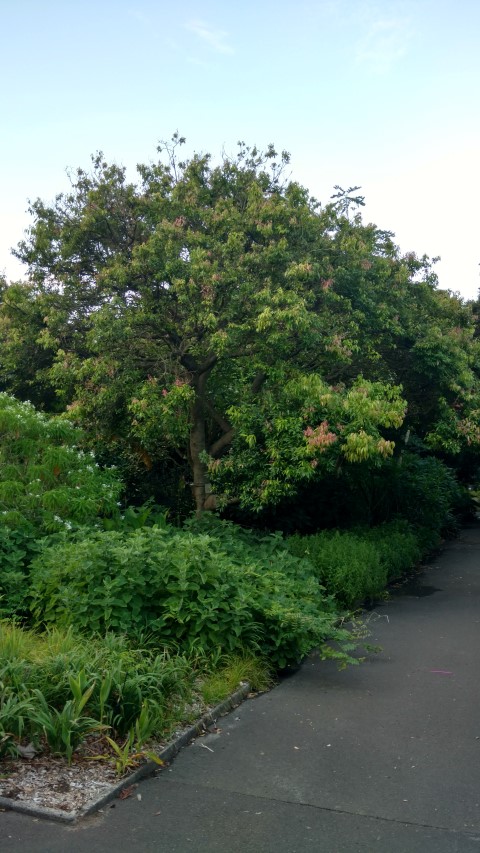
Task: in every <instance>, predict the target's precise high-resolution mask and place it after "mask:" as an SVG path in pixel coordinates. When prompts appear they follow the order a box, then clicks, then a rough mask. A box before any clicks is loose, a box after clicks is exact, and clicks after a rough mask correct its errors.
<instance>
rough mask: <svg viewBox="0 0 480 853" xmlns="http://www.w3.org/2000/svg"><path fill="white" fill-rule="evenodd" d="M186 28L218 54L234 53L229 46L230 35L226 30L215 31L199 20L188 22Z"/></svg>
mask: <svg viewBox="0 0 480 853" xmlns="http://www.w3.org/2000/svg"><path fill="white" fill-rule="evenodd" d="M185 26H186V28H187V30H190V32H192V33H194V34H195V35H196V36H197V37H198V38H199V39H201V41H203V42H205V44H207V45H208V46H209V47H211V48H212V50H214V51H215V52H216V53H234V50H233V47H232V46H231V45H230V44H228V33H227V32H225V31H224V30H217V29H214V28H213V27H211V26H209V25H208V24H206V23H205V22H204V21H198V20H194V21H188V22H187V23H186V24H185Z"/></svg>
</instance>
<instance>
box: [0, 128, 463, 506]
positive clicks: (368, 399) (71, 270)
mask: <svg viewBox="0 0 480 853" xmlns="http://www.w3.org/2000/svg"><path fill="white" fill-rule="evenodd" d="M182 142H183V140H182V139H180V138H179V137H178V135H177V136H175V137H174V139H173V141H172V143H171V144H168V145H161V146H160V148H159V154H160V158H159V160H158V162H156V163H153V164H150V165H142V166H139V167H138V180H137V181H136V182H132V181H129V180H128V179H127V175H126V172H125V170H124V169H123V168H121V167H119V166H116V165H110V164H108V163H107V162H105V160H104V158H103V156H102V155H97V156H96V157H95V158H93V168H92V170H91V172H86V171H84V170H78V171H77V172H76V173H75V175H74V176H73V178H72V186H71V191H70V192H69V193H67V194H64V195H60V196H58V197H57V198H56V200H55V202H54V203H53V204H52V205H46V204H44V203H43V202H42V201H36V202H34V203H33V204H32V206H31V213H32V216H33V224H32V226H31V228H30V231H29V233H28V234H27V236H26V239H25V240H24V241H23V242H22V243H21V244H20V246H19V248H18V250H17V255H18V257H19V258H21V259H22V260H23V261H24V262H25V263H27V264H28V267H29V283H28V284H27V285H23V289H22V286H17V290H14V291H11V289H10V290H9V289H8V288H7V292H4V293H3V303H4V304H3V307H2V309H1V310H0V315H1V316H0V323H2V322H3V324H4V329H5V341H4V343H3V344H2V345H1V346H0V365H2V364H3V365H4V371H3V375H4V376H5V377H6V379H5V384H4V387H5V388H6V389H7V390H15V387H17V388H18V389H19V391H20V393H23V391H24V390H25V388H24V387H23V386H21V381H23V382H24V385H25V382H26V381H27V380H28V381H27V385H28V387H33V386H34V385H35V378H34V377H32V375H31V367H30V368H29V367H28V365H29V358H28V352H29V351H31V352H34V351H35V349H34V348H35V347H36V348H41V350H42V356H41V357H42V359H43V362H42V363H41V365H40V372H39V374H38V377H37V380H38V381H40V380H41V381H43V382H44V383H46V384H45V388H44V396H45V398H46V399H47V391H48V393H50V390H51V388H55V391H56V402H55V405H57V406H58V405H59V404H62V405H64V406H66V407H67V408H68V412H69V417H71V418H73V419H76V420H77V421H78V422H80V423H81V424H82V425H83V426H84V427H86V428H87V430H88V431H89V434H90V436H91V440H92V441H93V442H94V443H95V444H96V446H97V447H99V448H100V449H102V452H103V454H104V456H105V454H106V455H107V457H108V453H109V452H110V453H111V454H112V453H113V454H114V455H117V456H118V455H120V456H123V458H124V459H125V458H128V460H129V464H130V465H132V464H135V465H136V466H137V467H140V468H141V467H142V466H143V468H144V470H148V469H151V468H152V467H155V466H163V469H162V470H166V466H169V465H170V466H171V465H172V464H175V465H178V466H179V468H180V469H182V467H183V466H184V464H185V463H187V464H188V466H189V470H190V472H191V481H192V486H193V494H194V499H195V506H196V508H197V511H198V512H201V511H202V509H203V508H204V507H206V506H207V507H208V506H212V505H213V504H214V502H215V499H214V497H213V495H212V494H211V489H212V483H213V484H214V485H215V486H216V487H218V489H220V490H221V492H222V493H223V494H224V495H225V496H226V497H228V499H229V500H233V501H235V500H238V501H240V502H241V503H242V504H243V505H244V506H247V507H249V508H251V509H255V510H258V509H260V508H262V507H263V506H265V505H268V504H272V503H275V502H277V501H279V500H281V499H282V498H284V497H286V496H289V495H292V494H294V492H295V489H296V488H297V487H298V485H299V483H300V482H302V481H305V480H309V479H312V478H318V477H319V476H321V475H322V473H323V472H325V471H326V470H330V471H331V470H332V469H335V468H338V467H342V466H345V465H347V466H348V465H351V464H355V463H357V462H365V460H368V459H371V460H372V461H373V462H375V463H380V462H381V461H382V459H384V458H385V457H387V456H388V455H390V454H391V453H392V451H393V447H394V439H395V431H396V430H398V428H399V427H400V425H401V424H402V422H403V419H404V415H405V403H404V402H403V400H402V392H401V389H400V387H399V386H400V385H402V386H403V387H404V389H405V391H406V396H407V399H408V401H409V413H408V416H407V417H408V418H409V424H408V425H409V426H410V427H411V428H415V429H417V430H420V431H422V430H423V437H426V436H427V435H431V436H433V435H435V436H437V439H436V440H437V444H438V441H439V440H440V439H438V436H441V429H439V426H438V425H439V424H440V425H442V426H443V428H444V432H445V429H446V427H445V424H446V423H447V422H448V419H449V418H450V419H451V417H452V416H453V418H454V420H455V424H454V425H453V427H452V425H451V424H450V428H451V429H453V431H454V433H455V436H456V437H459V436H460V437H461V436H462V429H463V430H464V438H465V435H466V433H467V432H468V429H470V432H469V434H468V440H471V438H472V434H473V430H472V429H471V428H470V426H469V425H468V418H467V417H466V416H465V406H466V405H467V404H468V405H469V406H470V409H471V410H472V411H475V405H476V404H475V403H474V402H472V401H473V399H474V397H475V393H474V385H475V371H474V365H473V362H474V359H475V356H474V354H473V349H472V347H473V343H472V341H473V337H472V336H473V331H472V329H473V325H472V323H471V316H470V315H468V312H467V313H465V307H464V306H463V305H462V304H461V303H459V302H458V300H457V301H456V302H455V301H452V298H450V297H448V296H445V297H440V296H439V294H438V292H437V291H436V289H435V285H436V282H435V277H434V275H433V273H432V270H431V268H430V267H429V265H428V262H427V260H426V259H417V258H415V257H414V256H412V255H407V256H405V257H402V256H401V255H400V253H399V251H398V249H397V248H396V246H395V244H394V242H393V239H392V235H390V234H388V233H387V232H384V231H381V230H380V229H378V228H376V227H375V226H373V225H365V224H364V223H363V222H362V219H361V217H360V214H359V213H358V212H356V207H355V205H357V206H358V204H361V201H362V199H361V198H358V197H355V196H353V197H352V196H351V194H350V193H349V191H347V193H344V192H343V191H341V190H340V191H339V192H338V193H337V196H336V197H335V198H334V199H333V200H332V202H331V203H330V204H328V205H326V206H325V207H321V206H320V205H319V204H318V203H317V202H316V201H315V200H314V199H312V198H311V197H310V195H309V193H308V192H307V190H305V189H304V188H302V187H301V186H299V185H298V184H297V183H294V182H291V181H287V180H285V179H284V169H285V167H286V165H287V163H288V155H286V154H285V153H283V154H281V155H280V156H278V155H277V153H276V152H275V150H274V148H273V147H272V146H270V147H269V148H268V149H267V151H266V152H259V151H258V150H257V149H255V148H253V149H250V148H248V147H246V146H245V145H243V144H241V145H240V147H239V152H238V155H237V156H236V157H233V158H232V157H227V156H224V157H223V159H222V160H221V161H220V163H219V164H217V165H215V164H213V163H212V162H211V159H210V157H209V156H208V155H194V156H193V157H192V158H191V159H189V160H187V161H185V162H182V161H181V160H180V159H179V150H180V149H179V146H180V145H181V143H182ZM14 303H17V304H19V305H20V303H22V304H24V306H26V307H27V308H28V311H29V312H31V314H32V321H31V322H29V323H28V329H29V330H28V332H27V331H26V330H25V329H24V331H23V333H22V332H21V330H20V331H19V329H20V327H21V322H20V320H19V319H18V318H19V316H20V315H19V314H18V312H17V313H15V309H14V307H13V306H14ZM2 318H3V319H2ZM433 320H434V322H432V321H433ZM29 347H30V350H29ZM15 359H17V362H18V363H19V364H20V363H24V368H23V371H20V373H22V375H23V380H21V378H20V376H18V375H17V376H16V375H15V373H13V374H12V371H11V370H10V372H8V368H9V367H11V365H12V364H13V363H14V362H15ZM22 360H23V361H22ZM29 369H30V373H29ZM25 377H26V378H25ZM15 382H16V383H17V385H16V386H15V385H14V383H15ZM422 383H423V385H424V386H425V389H424V388H423V387H422ZM25 387H27V386H25ZM37 388H38V386H37ZM427 392H428V393H427ZM39 393H41V392H40V391H39ZM472 395H473V396H472ZM410 401H411V402H410ZM47 405H50V407H53V403H52V401H50V402H49V403H48V400H47ZM446 413H447V414H446ZM452 413H453V415H452ZM427 422H428V423H427ZM445 440H446V439H445ZM431 441H432V442H433V443H435V441H434V439H433V438H432V439H431ZM133 460H134V463H133Z"/></svg>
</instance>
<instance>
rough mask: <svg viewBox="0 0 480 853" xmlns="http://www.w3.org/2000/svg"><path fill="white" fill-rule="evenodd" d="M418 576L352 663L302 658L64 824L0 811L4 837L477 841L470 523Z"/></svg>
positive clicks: (74, 849)
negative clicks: (168, 758)
mask: <svg viewBox="0 0 480 853" xmlns="http://www.w3.org/2000/svg"><path fill="white" fill-rule="evenodd" d="M423 584H424V585H425V586H426V587H427V589H423V590H422V589H418V590H411V591H410V594H404V595H401V596H398V597H395V598H393V599H392V600H391V601H390V602H388V603H387V604H384V605H382V606H381V607H379V608H377V610H376V611H375V612H373V613H372V614H371V616H370V618H371V626H372V630H373V639H374V640H375V641H377V642H379V643H380V644H381V645H382V647H383V651H382V652H381V653H380V654H378V655H376V656H372V657H371V658H370V659H369V660H368V661H367V662H366V663H364V664H363V665H362V666H360V667H356V668H350V669H348V670H346V671H343V672H339V671H337V669H336V668H335V666H334V665H331V664H330V663H321V662H319V661H318V660H315V658H311V659H308V660H307V661H306V662H305V664H304V665H303V666H302V667H301V669H300V670H299V671H298V672H297V673H296V674H295V675H293V676H292V677H290V678H289V679H287V680H285V681H284V682H283V683H282V684H281V685H280V686H278V687H277V688H276V689H275V690H273V691H271V692H270V693H268V694H265V695H263V696H260V697H259V698H257V699H255V700H250V701H247V702H245V703H244V704H243V705H242V706H241V707H240V708H238V709H237V710H236V711H234V712H233V713H232V714H230V715H229V716H228V717H225V718H223V720H222V721H221V723H220V725H221V731H220V732H219V733H213V734H209V735H207V736H206V737H204V738H201V739H199V740H197V741H196V743H195V744H194V745H192V746H190V747H187V748H186V749H184V750H183V752H182V753H181V754H180V755H179V756H178V758H177V759H176V760H175V761H174V763H173V764H172V766H171V767H170V768H169V769H168V770H163V771H161V773H160V774H159V775H158V776H157V777H155V778H153V779H150V780H147V781H144V782H142V783H141V785H140V787H139V789H138V790H139V792H140V793H141V799H140V800H138V799H136V798H131V799H127V800H124V801H118V800H117V801H116V802H115V804H114V807H106V808H105V810H104V812H103V813H102V814H100V815H97V816H96V817H94V818H90V819H88V820H87V821H84V822H83V823H82V824H80V825H78V826H76V827H73V828H71V827H65V826H61V825H58V824H53V823H49V822H44V821H35V820H33V819H32V818H29V817H26V816H22V815H20V814H16V813H12V812H6V813H3V814H0V851H1V853H20V851H21V853H86V851H88V852H89V853H104V851H116V853H130V851H138V853H144V851H145V853H151V851H152V853H153V851H155V853H157V851H164V853H187V851H188V852H189V853H190V851H191V853H227V851H233V853H237V851H238V853H240V851H242V853H245V852H246V853H309V851H312V853H313V851H315V853H354V851H355V853H357V851H362V853H471V851H476V852H477V853H480V760H479V758H480V701H479V700H480V678H479V675H480V672H479V670H480V665H479V660H478V656H479V648H480V642H479V640H480V607H479V605H480V528H479V527H471V528H470V529H468V530H466V531H464V533H463V534H462V536H461V537H460V538H459V539H458V540H456V541H455V542H453V543H451V544H450V545H449V546H448V548H447V549H446V550H445V552H444V553H443V554H442V555H441V556H440V557H439V558H437V559H435V560H434V561H433V562H432V564H431V565H430V566H428V567H427V569H426V572H425V576H424V578H423ZM432 587H433V588H437V591H435V592H433V591H432V589H431V588H432ZM423 593H431V594H423ZM206 747H208V748H206Z"/></svg>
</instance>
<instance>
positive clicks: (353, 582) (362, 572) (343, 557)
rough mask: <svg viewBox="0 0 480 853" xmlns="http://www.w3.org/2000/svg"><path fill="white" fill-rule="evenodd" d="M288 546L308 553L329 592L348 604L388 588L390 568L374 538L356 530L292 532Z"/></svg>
mask: <svg viewBox="0 0 480 853" xmlns="http://www.w3.org/2000/svg"><path fill="white" fill-rule="evenodd" d="M287 544H288V548H289V550H290V552H291V553H292V554H295V555H297V556H298V557H306V558H307V559H308V560H310V561H311V562H312V563H313V565H314V567H315V572H316V575H317V578H318V580H319V581H320V583H321V584H322V585H323V586H324V587H325V588H326V590H327V592H328V593H330V594H332V595H334V596H335V598H336V599H337V600H338V601H339V602H341V603H342V604H343V605H345V606H347V607H353V606H354V605H355V604H358V603H361V602H363V601H366V600H369V599H374V598H375V597H376V596H378V595H379V594H380V593H381V592H382V590H383V589H384V588H385V586H386V583H387V569H386V566H385V565H384V564H383V563H382V561H381V559H380V555H379V553H378V550H377V548H376V547H375V544H374V543H373V542H370V541H368V539H365V538H363V537H361V536H358V535H355V534H353V533H340V532H339V531H335V532H330V531H322V532H321V533H316V534H314V535H313V536H291V537H290V538H289V539H288V540H287Z"/></svg>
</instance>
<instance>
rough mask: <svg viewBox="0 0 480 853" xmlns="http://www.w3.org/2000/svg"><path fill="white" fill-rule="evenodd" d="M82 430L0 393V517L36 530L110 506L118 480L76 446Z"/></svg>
mask: <svg viewBox="0 0 480 853" xmlns="http://www.w3.org/2000/svg"><path fill="white" fill-rule="evenodd" d="M81 438H82V433H81V432H80V431H79V430H78V429H76V428H75V427H73V426H72V425H71V424H70V423H68V421H64V420H62V419H61V418H58V417H56V418H47V417H46V415H43V414H42V413H40V412H37V411H36V410H35V409H34V407H33V406H32V405H31V404H30V403H21V402H19V401H18V400H15V398H14V397H10V396H9V395H8V394H4V393H0V521H1V522H2V523H3V525H5V526H6V527H10V528H11V529H18V528H22V529H24V528H29V529H31V530H32V532H33V534H34V535H36V536H43V535H45V534H46V533H51V532H55V531H58V530H62V529H65V528H66V529H67V530H68V529H70V528H71V527H72V526H75V525H79V524H89V523H91V522H93V521H95V520H96V519H97V518H98V516H99V515H108V514H109V513H111V512H113V511H114V510H115V509H116V505H117V500H118V496H119V494H120V491H121V488H122V486H121V483H120V482H119V480H118V478H117V477H116V475H115V473H114V472H113V471H112V470H101V469H100V468H99V466H98V464H97V463H96V462H95V458H94V455H93V453H91V454H85V453H84V452H83V451H82V450H80V449H78V447H77V445H78V444H79V443H80V441H81Z"/></svg>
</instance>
